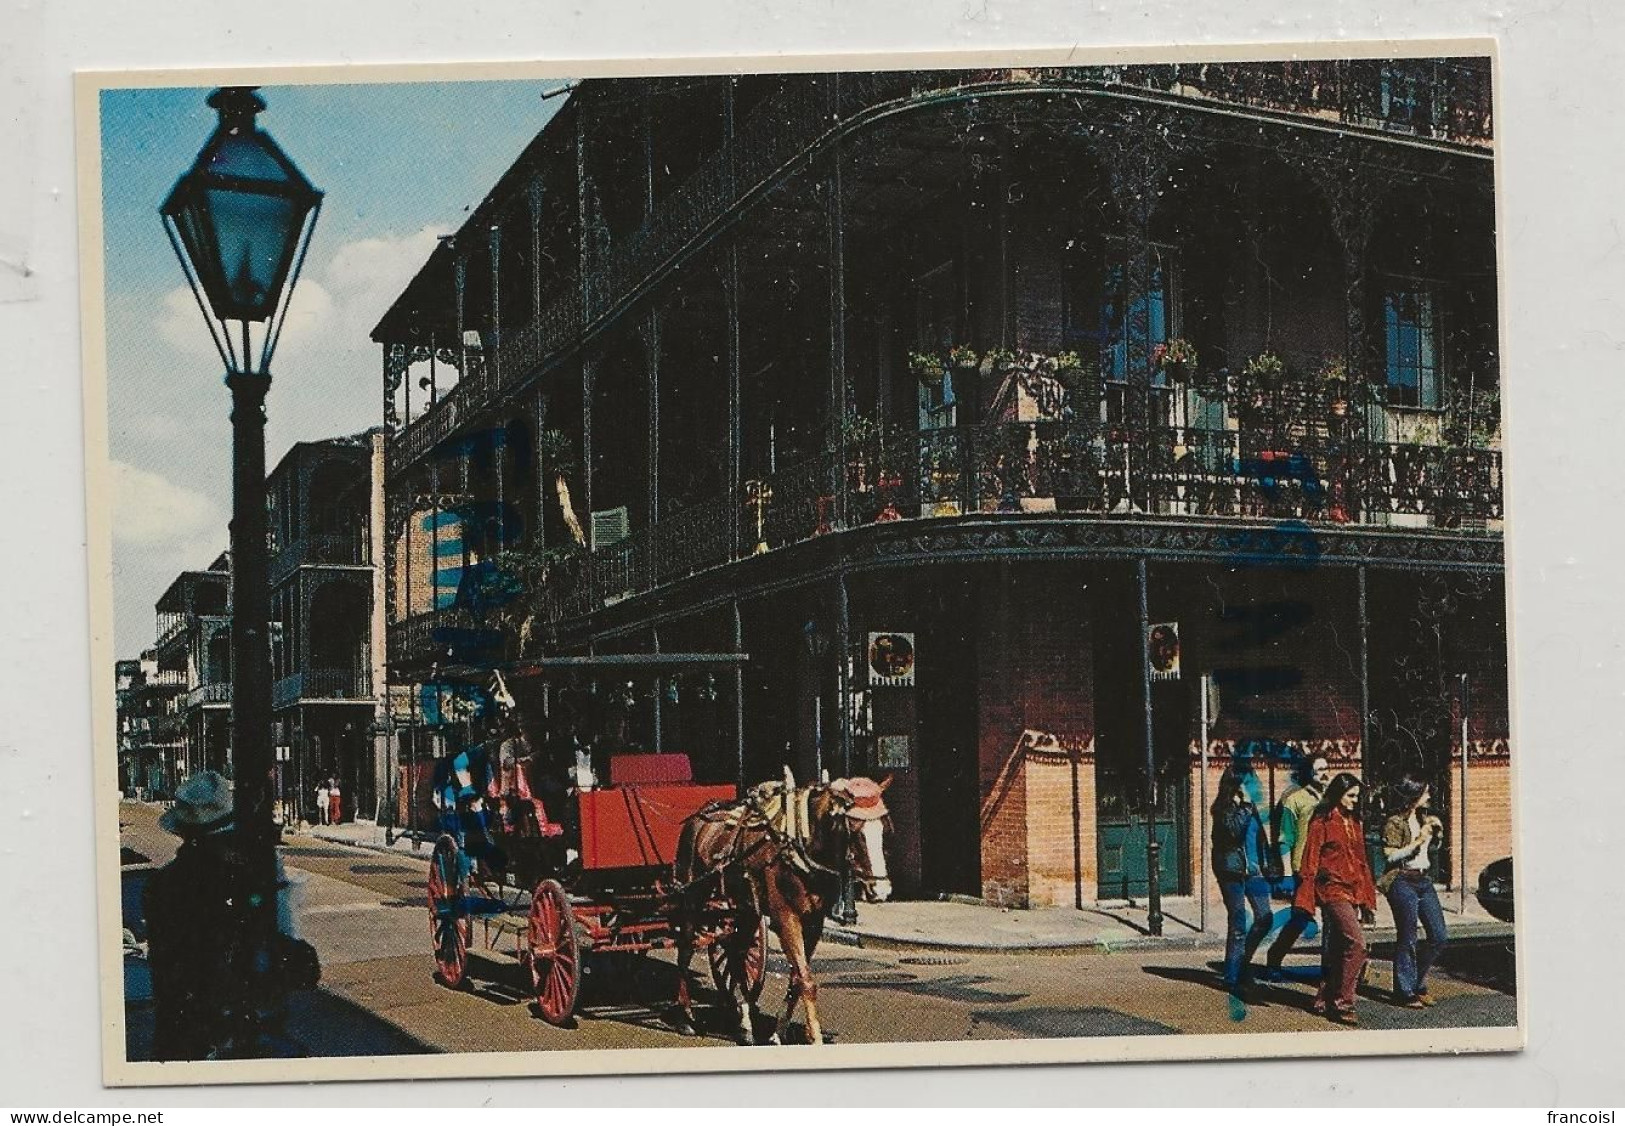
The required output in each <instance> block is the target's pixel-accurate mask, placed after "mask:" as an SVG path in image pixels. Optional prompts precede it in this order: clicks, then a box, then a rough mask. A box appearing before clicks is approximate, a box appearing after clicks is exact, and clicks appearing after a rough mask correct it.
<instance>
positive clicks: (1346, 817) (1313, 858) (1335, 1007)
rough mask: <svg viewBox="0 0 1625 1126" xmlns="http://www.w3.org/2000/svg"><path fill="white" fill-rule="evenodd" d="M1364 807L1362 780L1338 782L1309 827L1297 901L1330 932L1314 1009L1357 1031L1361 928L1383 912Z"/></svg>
mask: <svg viewBox="0 0 1625 1126" xmlns="http://www.w3.org/2000/svg"><path fill="white" fill-rule="evenodd" d="M1359 805H1360V780H1359V779H1358V778H1356V777H1355V776H1354V775H1352V774H1349V773H1347V772H1344V773H1342V774H1339V775H1338V776H1337V777H1335V778H1333V779H1332V781H1331V785H1329V786H1327V787H1326V796H1325V797H1324V798H1322V799H1321V800H1320V805H1319V806H1317V807H1316V809H1315V815H1314V817H1313V818H1311V819H1310V821H1309V837H1308V841H1307V843H1306V845H1305V848H1304V854H1303V871H1302V872H1301V873H1299V876H1300V882H1299V884H1298V893H1297V895H1296V896H1294V897H1293V901H1292V905H1293V906H1294V907H1296V908H1298V909H1299V910H1301V911H1306V912H1308V913H1310V914H1313V913H1314V910H1315V908H1317V907H1318V908H1320V918H1321V926H1322V927H1323V928H1324V930H1325V936H1326V937H1325V940H1324V944H1323V947H1322V949H1323V953H1322V954H1321V978H1320V990H1319V992H1317V993H1316V994H1315V1001H1314V1004H1313V1005H1312V1006H1311V1007H1312V1009H1313V1010H1314V1011H1315V1012H1317V1013H1324V1014H1325V1015H1326V1016H1328V1017H1330V1018H1331V1019H1332V1020H1334V1021H1336V1022H1337V1023H1339V1024H1351V1025H1352V1024H1359V1023H1360V1019H1359V1018H1358V1017H1357V1016H1355V1015H1354V989H1355V987H1356V986H1357V985H1359V983H1360V970H1361V969H1362V968H1363V967H1364V966H1365V958H1366V952H1365V932H1364V931H1363V930H1361V928H1360V923H1361V920H1362V919H1363V920H1364V921H1366V922H1371V921H1373V920H1374V918H1375V915H1374V914H1373V913H1374V912H1375V911H1376V909H1377V888H1376V884H1375V883H1373V882H1372V879H1371V866H1370V864H1369V863H1367V861H1366V858H1365V831H1364V829H1362V828H1361V826H1360V815H1359Z"/></svg>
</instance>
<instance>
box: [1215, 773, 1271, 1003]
mask: <svg viewBox="0 0 1625 1126" xmlns="http://www.w3.org/2000/svg"><path fill="white" fill-rule="evenodd" d="M1249 780H1251V781H1253V782H1254V784H1255V785H1256V776H1255V775H1254V774H1253V772H1252V771H1251V770H1250V769H1249V768H1248V767H1247V766H1246V765H1244V764H1242V763H1234V762H1233V763H1231V764H1230V765H1229V766H1227V767H1225V770H1224V773H1223V774H1222V775H1221V776H1220V777H1219V792H1218V795H1217V796H1216V797H1215V798H1214V799H1213V808H1212V811H1211V812H1212V816H1213V830H1212V832H1213V875H1214V877H1215V878H1216V879H1217V880H1218V881H1219V894H1220V895H1221V896H1222V897H1223V899H1224V909H1225V914H1226V916H1227V926H1226V929H1225V936H1224V984H1225V987H1226V988H1228V989H1230V990H1231V991H1232V992H1234V993H1236V994H1237V996H1242V994H1243V992H1244V990H1245V989H1246V988H1247V986H1248V985H1249V984H1250V983H1251V978H1252V961H1253V955H1254V954H1255V953H1257V951H1258V947H1259V945H1260V944H1262V943H1263V941H1264V939H1265V938H1266V937H1267V936H1268V935H1269V933H1270V926H1271V924H1272V923H1273V921H1274V912H1273V910H1272V909H1271V907H1270V885H1269V880H1268V879H1267V878H1266V876H1265V870H1264V869H1265V857H1266V853H1267V849H1268V841H1267V839H1266V838H1265V836H1264V823H1263V821H1262V820H1261V819H1260V818H1259V816H1258V807H1257V806H1256V805H1254V804H1253V800H1252V797H1251V795H1249V794H1248V792H1247V782H1248V781H1249ZM1249 906H1250V907H1251V908H1252V923H1251V925H1249V924H1248V921H1247V909H1248V907H1249Z"/></svg>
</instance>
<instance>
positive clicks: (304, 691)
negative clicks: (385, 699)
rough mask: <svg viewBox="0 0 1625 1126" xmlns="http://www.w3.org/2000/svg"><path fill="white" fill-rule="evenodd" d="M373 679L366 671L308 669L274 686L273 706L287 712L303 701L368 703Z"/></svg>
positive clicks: (272, 694)
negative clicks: (360, 701) (291, 705)
mask: <svg viewBox="0 0 1625 1126" xmlns="http://www.w3.org/2000/svg"><path fill="white" fill-rule="evenodd" d="M371 697H372V678H371V677H370V676H368V674H367V672H366V670H364V669H306V670H305V671H304V672H296V673H293V674H292V675H291V676H285V677H283V678H282V679H280V680H278V681H277V682H276V683H275V684H273V685H272V686H271V706H272V707H276V708H284V707H287V706H288V705H290V704H294V703H297V702H298V701H300V700H368V699H371Z"/></svg>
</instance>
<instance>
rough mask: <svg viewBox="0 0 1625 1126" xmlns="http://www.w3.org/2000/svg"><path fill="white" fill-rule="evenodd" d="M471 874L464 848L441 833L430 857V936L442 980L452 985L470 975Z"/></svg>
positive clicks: (436, 965) (459, 984)
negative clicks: (469, 905)
mask: <svg viewBox="0 0 1625 1126" xmlns="http://www.w3.org/2000/svg"><path fill="white" fill-rule="evenodd" d="M468 935H469V918H468V874H467V873H466V872H465V871H464V870H463V858H462V850H461V849H459V848H458V847H457V842H456V841H455V840H454V839H453V838H451V837H449V836H442V837H441V838H440V839H439V840H437V841H435V843H434V853H433V854H432V855H431V856H430V857H429V939H430V941H431V942H432V943H433V944H434V964H435V968H436V969H437V970H439V972H440V980H441V981H442V982H444V983H445V984H446V985H449V986H450V987H451V988H453V989H457V988H459V987H460V986H461V985H462V984H463V982H464V981H465V980H466V979H467V977H468Z"/></svg>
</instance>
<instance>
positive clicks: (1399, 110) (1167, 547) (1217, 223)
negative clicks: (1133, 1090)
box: [78, 41, 1523, 1085]
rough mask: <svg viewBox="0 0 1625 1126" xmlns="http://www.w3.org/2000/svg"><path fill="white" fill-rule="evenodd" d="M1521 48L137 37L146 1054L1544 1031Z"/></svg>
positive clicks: (638, 1066)
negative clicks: (782, 54) (244, 42)
mask: <svg viewBox="0 0 1625 1126" xmlns="http://www.w3.org/2000/svg"><path fill="white" fill-rule="evenodd" d="M1495 76H1496V62H1495V54H1494V44H1493V43H1491V42H1488V41H1469V42H1451V43H1441V42H1415V43H1371V44H1338V45H1337V46H1336V48H1335V50H1334V49H1332V48H1330V47H1328V46H1326V45H1321V46H1318V47H1317V46H1313V45H1309V46H1298V47H1267V48H1266V47H1256V46H1250V47H1245V48H1242V47H1237V48H1225V49H1206V50H1202V51H1192V50H1175V49H1171V48H1164V49H1160V50H1144V51H1132V52H1125V51H1114V52H1103V51H1101V52H1093V53H1090V52H1081V51H1073V52H1048V53H1046V52H1024V53H1020V54H1017V55H1008V54H1007V55H988V54H978V55H971V54H965V55H913V56H910V55H905V56H887V57H884V58H882V57H874V58H867V57H859V56H849V57H846V56H840V57H824V58H803V59H774V60H772V61H771V62H764V61H753V60H745V59H717V60H681V61H667V62H658V61H655V62H649V61H644V62H631V61H625V62H616V63H602V62H600V63H591V64H589V63H579V64H571V65H569V66H565V65H563V64H549V65H546V66H542V65H535V66H532V65H518V64H503V65H500V66H473V65H466V66H465V65H456V66H451V65H448V66H412V67H396V68H385V67H379V68H370V67H347V68H326V69H309V70H304V69H280V70H262V71H229V72H227V71H196V72H184V73H182V72H157V71H154V72H127V73H96V74H90V73H87V74H82V75H80V77H79V87H78V89H79V120H80V145H81V148H80V160H81V168H82V185H81V206H82V217H83V218H82V231H83V237H82V254H83V271H84V276H85V283H84V294H83V304H84V312H85V316H84V324H85V339H84V348H85V356H86V370H87V380H86V404H87V406H86V412H87V413H86V428H87V449H88V458H89V464H88V477H89V482H90V487H89V496H88V504H89V508H90V513H91V527H92V544H91V560H92V584H93V588H94V589H93V608H94V611H95V619H96V621H97V622H98V623H100V626H99V630H98V639H97V645H98V651H97V659H98V661H99V662H100V664H99V666H98V667H100V668H102V671H103V672H104V673H105V674H106V675H105V677H104V680H105V683H104V684H102V685H101V687H100V691H99V696H98V704H97V707H98V712H97V717H96V718H97V730H98V745H97V747H96V755H97V759H96V766H97V772H98V775H97V777H98V792H97V795H96V800H97V805H96V810H97V818H98V842H99V846H98V856H99V860H100V864H99V881H100V886H99V895H100V903H101V914H100V918H101V926H102V933H101V940H102V941H101V950H102V961H101V964H100V966H99V969H100V972H101V974H102V980H103V990H104V1015H105V1018H106V1019H105V1020H104V1027H105V1029H106V1033H105V1040H104V1045H103V1047H104V1074H105V1077H106V1080H107V1082H109V1083H110V1084H115V1085H145V1084H172V1083H235V1082H248V1081H266V1080H301V1081H303V1080H312V1079H343V1078H365V1079H387V1078H406V1077H411V1078H424V1077H436V1076H471V1075H531V1074H586V1073H605V1072H623V1073H624V1072H666V1073H679V1074H680V1073H683V1072H691V1071H693V1072H698V1071H717V1070H746V1069H787V1068H793V1069H806V1068H854V1067H881V1066H899V1065H934V1066H945V1065H956V1064H973V1063H974V1064H985V1063H1040V1062H1060V1061H1092V1060H1113V1061H1122V1060H1137V1059H1165V1060H1179V1059H1212V1058H1225V1057H1270V1056H1276V1057H1279V1056H1305V1055H1315V1056H1332V1055H1351V1054H1362V1055H1369V1054H1388V1053H1393V1054H1397V1053H1407V1054H1409V1053H1417V1052H1461V1051H1508V1050H1516V1049H1518V1048H1519V1047H1520V1046H1521V1044H1522V1036H1523V1025H1522V1017H1521V1013H1522V1004H1523V997H1522V994H1521V993H1520V990H1519V980H1518V972H1517V959H1518V953H1517V944H1516V939H1515V931H1514V910H1513V904H1514V893H1513V885H1514V881H1513V863H1514V862H1513V855H1514V853H1515V851H1516V849H1515V841H1516V838H1517V834H1516V831H1515V830H1516V826H1515V819H1514V813H1513V810H1514V793H1515V786H1514V784H1513V763H1514V754H1513V751H1512V742H1513V734H1512V723H1511V714H1510V712H1511V708H1510V693H1509V676H1510V657H1509V644H1508V634H1507V623H1508V612H1507V605H1506V582H1505V559H1504V551H1503V542H1504V531H1505V521H1506V519H1507V514H1506V512H1505V508H1504V505H1503V498H1502V441H1501V435H1502V425H1501V423H1502V412H1501V396H1500V389H1501V386H1502V379H1503V373H1502V362H1501V348H1500V339H1501V304H1500V298H1499V265H1498V262H1499V258H1498V241H1497V234H1498V229H1499V228H1498V223H1497V195H1496V182H1497V179H1496V169H1497V158H1498V148H1497V142H1496V135H1495Z"/></svg>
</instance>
